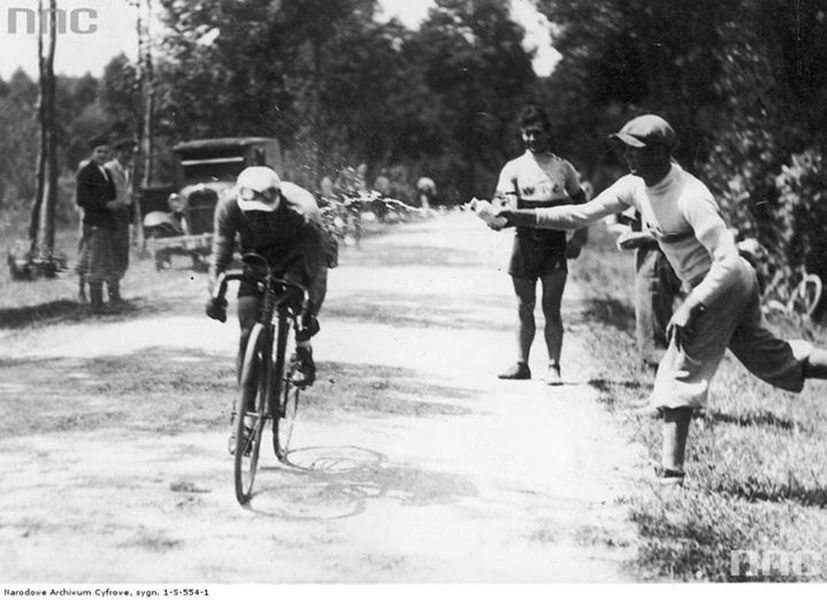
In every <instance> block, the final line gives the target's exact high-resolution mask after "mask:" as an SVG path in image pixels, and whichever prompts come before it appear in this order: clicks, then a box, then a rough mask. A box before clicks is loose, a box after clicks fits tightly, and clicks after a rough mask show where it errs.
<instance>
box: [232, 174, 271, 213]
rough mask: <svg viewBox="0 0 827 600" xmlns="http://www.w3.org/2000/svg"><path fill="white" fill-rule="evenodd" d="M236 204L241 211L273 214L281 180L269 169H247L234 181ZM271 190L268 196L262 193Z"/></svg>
mask: <svg viewBox="0 0 827 600" xmlns="http://www.w3.org/2000/svg"><path fill="white" fill-rule="evenodd" d="M235 189H236V203H238V207H239V208H240V209H241V210H261V211H265V212H273V211H274V210H276V208H277V207H278V205H279V202H278V200H279V194H278V193H276V192H278V190H280V189H281V180H280V179H279V176H278V175H277V174H276V172H275V171H274V170H273V169H271V168H270V167H247V168H246V169H244V170H243V171H242V172H241V173H239V174H238V179H237V180H236V185H235ZM267 190H272V192H273V193H272V194H270V195H269V197H268V196H264V195H262V192H265V191H267Z"/></svg>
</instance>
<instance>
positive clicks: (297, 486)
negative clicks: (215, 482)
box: [247, 446, 479, 521]
mask: <svg viewBox="0 0 827 600" xmlns="http://www.w3.org/2000/svg"><path fill="white" fill-rule="evenodd" d="M284 468H285V467H282V470H283V469H284ZM286 468H287V469H288V470H287V471H284V472H285V474H286V475H288V476H289V481H288V483H286V484H282V485H278V484H273V485H264V486H262V487H261V488H260V489H259V490H258V491H257V492H256V493H255V495H254V497H253V499H252V501H251V502H250V504H249V506H248V507H247V508H248V509H249V510H250V511H252V512H254V513H256V514H261V515H264V516H269V517H273V518H278V519H285V520H290V521H301V520H327V519H343V518H347V517H352V516H355V515H358V514H360V513H361V512H363V511H364V510H365V509H366V507H367V503H368V501H370V500H378V499H381V498H385V499H392V500H394V501H396V502H398V503H399V504H401V505H403V506H428V505H432V504H450V503H453V502H457V501H459V500H460V499H461V498H464V497H474V496H477V495H478V493H479V492H478V490H477V488H476V487H475V486H474V485H473V483H471V481H470V480H468V479H466V478H464V477H460V476H459V475H455V474H452V473H443V472H436V471H426V470H423V469H417V468H414V467H411V466H406V465H399V464H393V463H390V462H389V461H388V459H387V457H386V456H385V455H383V454H381V453H380V452H377V451H375V450H370V449H367V448H361V447H358V446H313V447H307V448H297V449H295V450H293V451H291V452H290V453H289V454H288V457H287V464H286ZM277 469H278V468H272V469H263V471H265V472H267V471H270V472H272V471H274V470H277Z"/></svg>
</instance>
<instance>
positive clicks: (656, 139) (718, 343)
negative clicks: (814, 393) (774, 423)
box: [494, 115, 827, 484]
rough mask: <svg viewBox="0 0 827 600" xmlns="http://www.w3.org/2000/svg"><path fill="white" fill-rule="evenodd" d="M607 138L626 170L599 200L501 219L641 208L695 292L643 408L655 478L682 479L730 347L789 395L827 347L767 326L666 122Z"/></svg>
mask: <svg viewBox="0 0 827 600" xmlns="http://www.w3.org/2000/svg"><path fill="white" fill-rule="evenodd" d="M611 139H612V140H613V141H614V142H615V143H617V145H618V147H619V149H620V150H621V151H622V153H623V158H624V160H625V161H626V163H627V165H628V168H629V171H630V174H628V175H625V176H624V177H621V178H620V179H618V180H617V181H616V182H615V183H614V184H613V185H611V186H610V187H609V188H608V189H606V190H604V191H603V192H602V193H601V194H599V195H598V196H597V197H596V198H595V199H594V200H592V201H590V202H588V203H586V204H583V205H581V206H558V207H552V208H539V209H534V210H525V209H522V210H520V209H512V208H507V209H504V210H502V211H500V212H499V213H498V216H499V217H502V218H504V219H505V223H506V226H511V225H513V226H517V227H529V228H532V229H534V228H539V229H552V230H567V229H576V228H578V227H583V226H585V225H588V224H590V223H594V222H596V221H598V220H600V219H602V218H603V217H606V216H608V215H611V214H617V213H620V212H622V211H624V210H627V209H628V208H630V207H634V208H635V209H636V210H638V211H639V212H640V214H641V216H642V220H643V223H644V224H645V226H646V228H647V229H649V230H651V231H652V232H653V233H654V235H655V237H656V238H657V240H658V244H659V246H660V248H661V250H662V251H663V253H664V255H665V256H666V258H667V259H668V260H669V263H670V264H671V265H672V267H673V268H674V269H675V273H677V275H678V277H679V278H680V279H681V280H682V281H683V282H684V283H685V284H686V285H687V286H688V287H689V288H691V292H689V293H688V295H687V296H686V298H685V299H684V300H683V302H682V303H681V304H680V306H679V307H678V308H677V309H676V310H675V312H674V314H673V315H672V318H671V319H670V321H669V324H668V326H667V330H666V334H667V339H668V340H669V345H668V348H667V350H666V353H665V354H664V356H663V359H662V360H661V362H660V365H659V367H658V371H657V376H656V378H655V385H654V389H653V390H652V394H651V396H650V398H649V402H648V405H647V407H646V409H645V414H649V415H652V416H658V417H659V418H661V419H662V422H663V424H662V433H663V446H662V456H661V461H662V462H661V465H660V466H659V467H658V469H657V475H658V477H659V478H660V479H661V481H663V482H665V483H678V484H680V483H682V482H683V478H684V457H685V453H686V442H687V437H688V434H689V424H690V421H691V416H692V410H693V408H696V407H700V406H704V405H705V404H706V401H707V395H708V392H709V383H710V380H711V378H712V376H713V375H714V374H715V371H716V370H717V369H718V366H719V364H720V362H721V360H722V359H723V357H724V353H725V352H726V349H727V348H729V349H730V350H731V351H732V353H733V354H734V355H735V356H736V358H738V360H740V361H741V363H743V364H744V366H745V367H746V368H747V369H748V370H749V371H750V372H752V373H753V374H754V375H756V376H757V377H760V378H761V379H762V380H764V381H766V382H767V383H770V384H771V385H773V386H776V387H779V388H781V389H784V390H788V391H791V392H800V391H801V389H802V388H803V386H804V381H805V380H806V379H808V378H813V379H827V350H824V349H821V348H814V347H813V346H812V345H811V344H810V343H808V342H805V341H803V340H793V341H789V342H788V341H784V340H782V339H780V338H778V337H776V336H775V335H774V334H773V333H772V332H771V331H770V330H769V329H768V328H767V324H766V321H765V320H764V319H763V316H762V314H761V305H760V297H759V291H758V281H757V278H756V274H755V270H754V269H753V267H752V266H751V265H750V263H749V262H748V261H747V260H746V259H744V258H742V257H741V256H740V255H739V252H738V248H737V247H736V244H735V239H734V237H733V235H732V232H731V231H730V230H729V229H727V226H726V225H725V223H724V220H723V218H722V217H721V214H720V211H719V209H718V205H717V204H716V202H715V200H714V198H713V196H712V194H711V192H710V191H709V189H708V188H707V187H706V186H705V185H704V184H703V183H701V181H699V180H698V179H697V178H695V177H694V176H692V175H690V174H689V173H687V172H686V171H685V170H684V169H683V168H682V167H681V166H680V165H679V164H677V163H676V162H674V161H673V159H672V156H671V151H672V149H673V148H674V146H675V141H676V140H675V133H674V131H673V129H672V127H671V126H670V125H669V124H668V123H667V122H666V121H665V120H664V119H663V118H661V117H659V116H657V115H643V116H640V117H637V118H635V119H632V120H631V121H629V122H628V123H626V124H625V125H624V126H623V128H622V129H621V130H620V131H619V132H618V133H616V134H613V135H612V136H611ZM494 225H495V228H496V227H497V226H498V224H497V223H495V224H494Z"/></svg>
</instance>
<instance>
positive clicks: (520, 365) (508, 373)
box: [497, 361, 531, 379]
mask: <svg viewBox="0 0 827 600" xmlns="http://www.w3.org/2000/svg"><path fill="white" fill-rule="evenodd" d="M497 377H499V378H500V379H531V369H529V368H528V365H527V364H526V363H524V362H522V361H518V362H517V363H515V364H513V365H512V366H510V367H509V368H508V369H506V370H505V371H503V372H502V373H500V374H499V375H497Z"/></svg>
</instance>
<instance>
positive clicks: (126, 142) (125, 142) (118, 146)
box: [112, 138, 138, 150]
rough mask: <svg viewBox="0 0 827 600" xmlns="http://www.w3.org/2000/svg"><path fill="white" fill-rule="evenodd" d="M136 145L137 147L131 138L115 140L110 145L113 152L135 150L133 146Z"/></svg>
mask: <svg viewBox="0 0 827 600" xmlns="http://www.w3.org/2000/svg"><path fill="white" fill-rule="evenodd" d="M137 145H138V144H137V142H136V141H135V140H133V139H132V138H123V139H120V140H117V141H116V142H115V143H114V144H113V145H112V147H113V148H114V149H115V150H123V149H124V148H135V146H137Z"/></svg>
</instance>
